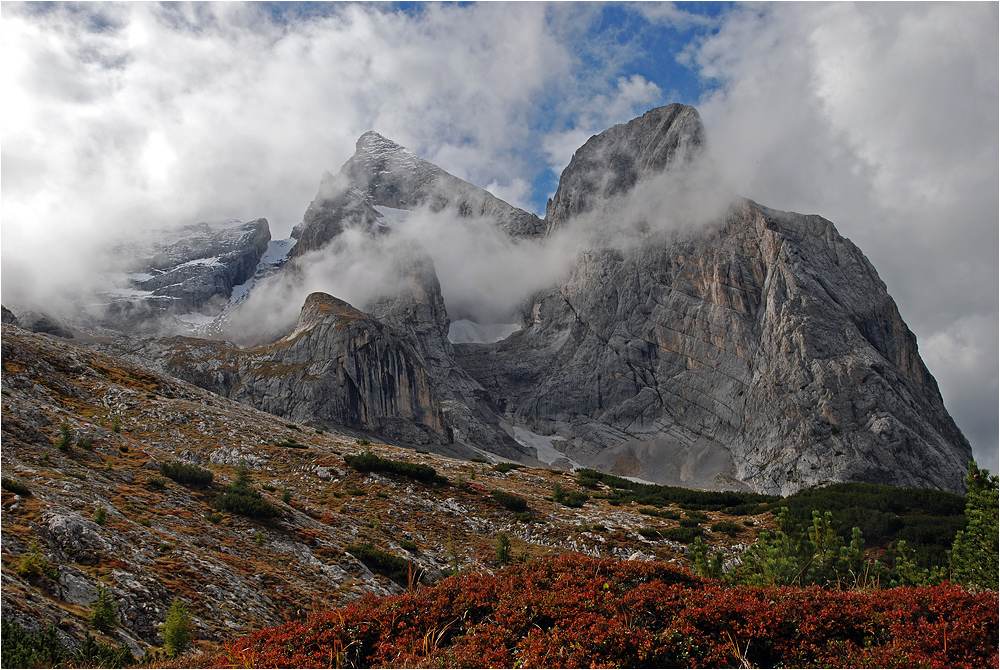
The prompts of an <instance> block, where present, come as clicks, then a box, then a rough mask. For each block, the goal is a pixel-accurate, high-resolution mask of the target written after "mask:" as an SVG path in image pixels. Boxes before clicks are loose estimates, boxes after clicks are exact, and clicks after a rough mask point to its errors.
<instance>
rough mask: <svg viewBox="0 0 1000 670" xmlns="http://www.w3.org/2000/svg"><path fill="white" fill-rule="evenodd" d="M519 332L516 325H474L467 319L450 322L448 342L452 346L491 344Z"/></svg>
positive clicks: (518, 327)
mask: <svg viewBox="0 0 1000 670" xmlns="http://www.w3.org/2000/svg"><path fill="white" fill-rule="evenodd" d="M519 330H521V326H520V325H519V324H516V323H476V322H474V321H469V320H468V319H459V320H458V321H452V322H451V325H450V326H449V327H448V341H449V342H451V343H452V344H493V343H494V342H499V341H500V340H506V339H507V338H508V337H510V336H511V334H512V333H516V332H517V331H519Z"/></svg>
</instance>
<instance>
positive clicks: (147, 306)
mask: <svg viewBox="0 0 1000 670" xmlns="http://www.w3.org/2000/svg"><path fill="white" fill-rule="evenodd" d="M160 237H161V239H158V240H155V239H154V240H144V241H142V242H141V243H138V244H132V245H130V246H126V247H125V248H123V249H121V250H119V253H120V254H124V255H131V256H133V257H134V259H135V260H134V261H133V262H132V267H131V272H129V273H127V274H125V275H124V276H122V277H121V280H122V281H121V285H119V286H117V287H114V288H111V289H109V294H108V296H107V299H108V303H109V304H108V307H107V310H106V314H105V317H104V322H105V325H107V326H109V327H112V328H117V329H119V330H123V331H126V332H135V331H139V330H142V329H143V328H144V326H148V327H149V328H154V329H155V327H156V323H155V321H156V320H157V319H160V318H162V317H164V316H170V315H179V314H186V313H190V312H203V313H205V314H211V315H215V314H218V313H219V311H220V310H221V309H222V307H223V305H224V304H225V303H227V302H228V301H229V298H230V296H231V295H232V293H233V288H235V287H236V286H239V285H240V284H242V283H244V282H245V281H247V280H248V279H250V277H252V276H253V274H254V272H255V271H256V270H257V265H258V263H259V261H260V259H261V257H262V256H263V255H264V253H265V252H266V251H267V248H268V243H269V242H270V240H271V232H270V229H269V227H268V223H267V219H256V220H254V221H249V222H246V223H243V222H240V221H235V220H234V221H225V222H219V223H212V224H210V223H198V224H195V225H191V226H184V227H181V228H179V229H177V230H173V231H161V232H160ZM149 322H152V323H151V324H150V323H149Z"/></svg>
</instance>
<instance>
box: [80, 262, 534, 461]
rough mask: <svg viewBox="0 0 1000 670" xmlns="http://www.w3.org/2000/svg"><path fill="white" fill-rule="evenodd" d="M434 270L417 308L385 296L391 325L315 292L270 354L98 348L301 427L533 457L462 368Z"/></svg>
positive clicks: (183, 340) (180, 346)
mask: <svg viewBox="0 0 1000 670" xmlns="http://www.w3.org/2000/svg"><path fill="white" fill-rule="evenodd" d="M427 270H428V272H429V274H425V275H423V276H424V277H425V278H426V279H427V280H428V282H429V283H428V284H425V285H422V286H420V285H415V286H414V287H413V288H414V292H413V295H412V296H411V298H410V299H409V300H404V299H402V298H399V299H397V300H396V301H389V300H386V301H385V302H384V303H382V304H381V309H380V318H375V317H374V316H373V315H372V314H369V313H366V312H362V311H360V310H358V309H355V308H354V307H352V306H351V305H349V304H348V303H346V302H344V301H342V300H339V299H337V298H334V297H332V296H329V295H326V294H323V293H313V294H311V295H310V296H309V297H308V299H307V300H306V302H305V304H304V305H303V308H302V311H301V313H300V316H299V319H298V322H297V323H296V325H295V328H294V329H293V330H292V332H291V333H289V334H288V335H286V336H285V337H283V338H281V339H279V340H278V341H276V342H274V343H273V344H269V345H265V346H256V347H244V348H240V347H238V346H237V345H234V344H232V343H229V342H224V341H213V340H204V339H198V338H191V337H174V338H167V339H149V340H107V341H101V342H95V343H91V345H90V346H92V347H93V348H95V349H99V350H102V351H105V352H108V353H112V354H115V355H119V356H124V357H126V358H128V359H130V360H132V361H135V362H138V363H140V364H143V365H148V366H151V367H153V368H155V369H158V370H160V371H163V372H166V373H168V374H170V375H173V376H175V377H177V378H179V379H182V380H184V381H187V382H189V383H192V384H195V385H197V386H200V387H201V388H204V389H207V390H209V391H212V392H213V393H217V394H219V395H222V396H225V397H228V398H231V399H233V400H237V401H239V402H243V403H245V404H248V405H251V406H253V407H255V408H257V409H260V410H263V411H265V412H269V413H271V414H275V415H277V416H281V417H284V418H287V419H290V420H294V421H300V422H303V423H309V424H312V425H316V426H320V427H323V428H328V429H335V428H341V429H345V428H346V429H351V430H359V431H367V432H370V433H375V434H377V435H378V436H380V437H381V438H382V439H384V440H387V441H390V442H393V443H396V444H404V445H411V446H413V445H418V446H425V447H427V448H434V449H435V450H436V451H439V452H444V453H447V454H455V455H461V456H465V457H469V456H473V455H476V454H478V453H480V452H479V449H484V450H486V451H489V452H492V453H496V454H499V455H503V456H506V457H508V458H514V459H523V458H524V457H525V451H524V449H523V448H522V447H520V445H518V443H517V442H516V441H514V440H513V439H512V438H511V437H510V436H509V435H508V434H507V433H506V432H505V431H504V430H503V429H502V428H501V427H500V425H499V423H500V422H499V419H498V417H497V414H496V408H495V407H494V406H493V405H492V403H491V401H490V398H489V394H487V393H486V392H485V391H484V390H483V389H482V387H481V386H480V385H479V384H478V383H477V382H475V381H474V380H472V379H471V378H470V377H469V376H468V374H466V373H465V372H464V371H463V370H461V368H459V367H458V366H457V365H455V363H454V361H453V358H452V356H453V354H452V351H451V345H450V344H448V342H447V326H446V325H445V326H444V329H443V330H442V323H444V324H447V314H446V313H444V312H443V310H444V302H443V299H442V298H441V294H440V287H439V286H438V285H437V279H436V277H435V276H434V273H433V265H431V266H430V267H429V268H427ZM414 276H415V277H417V276H420V274H419V273H417V274H414ZM436 310H441V312H442V314H438V313H437V311H436ZM441 319H443V321H442V320H441Z"/></svg>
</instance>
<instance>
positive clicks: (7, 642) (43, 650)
mask: <svg viewBox="0 0 1000 670" xmlns="http://www.w3.org/2000/svg"><path fill="white" fill-rule="evenodd" d="M0 626H2V631H3V633H2V638H3V640H2V642H3V644H2V645H0V655H2V657H3V662H2V665H3V667H5V668H55V667H58V665H59V664H60V663H63V662H65V661H67V660H69V658H70V652H69V650H68V649H67V648H66V646H65V645H63V643H62V642H60V641H59V636H58V635H56V627H55V626H49V627H48V628H46V629H44V630H40V631H31V630H28V629H27V628H24V627H23V626H22V625H21V624H19V623H17V622H16V621H8V620H7V619H4V620H3V622H2V623H0Z"/></svg>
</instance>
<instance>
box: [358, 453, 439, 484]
mask: <svg viewBox="0 0 1000 670" xmlns="http://www.w3.org/2000/svg"><path fill="white" fill-rule="evenodd" d="M344 462H345V463H347V466H348V467H349V468H353V469H354V470H357V471H358V472H383V473H386V474H390V475H401V476H403V477H409V478H410V479H415V480H416V481H418V482H423V483H425V484H447V483H448V480H447V479H446V478H445V477H443V476H441V475H439V474H438V473H437V471H436V470H435V469H434V468H432V467H431V466H429V465H424V464H423V463H410V462H409V461H394V460H392V459H389V458H382V457H381V456H379V455H378V454H376V453H373V452H371V451H365V452H364V453H361V454H357V455H350V454H348V455H346V456H344Z"/></svg>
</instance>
